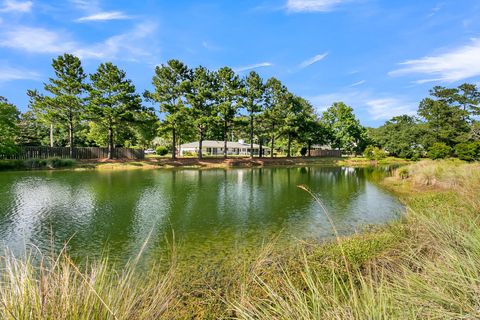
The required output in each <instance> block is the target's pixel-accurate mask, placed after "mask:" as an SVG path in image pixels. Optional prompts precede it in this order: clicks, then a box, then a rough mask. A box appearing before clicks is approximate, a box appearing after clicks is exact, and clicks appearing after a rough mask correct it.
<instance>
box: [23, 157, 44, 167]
mask: <svg viewBox="0 0 480 320" xmlns="http://www.w3.org/2000/svg"><path fill="white" fill-rule="evenodd" d="M23 165H24V167H25V168H27V169H39V168H43V167H45V166H46V165H47V160H45V159H27V160H24V161H23Z"/></svg>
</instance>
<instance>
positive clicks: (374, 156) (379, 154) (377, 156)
mask: <svg viewBox="0 0 480 320" xmlns="http://www.w3.org/2000/svg"><path fill="white" fill-rule="evenodd" d="M363 156H364V157H365V158H367V159H369V160H381V159H384V158H386V157H387V154H386V152H385V151H384V150H382V149H380V148H378V147H374V146H368V147H367V148H365V151H364V152H363Z"/></svg>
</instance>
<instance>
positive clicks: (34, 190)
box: [0, 166, 403, 260]
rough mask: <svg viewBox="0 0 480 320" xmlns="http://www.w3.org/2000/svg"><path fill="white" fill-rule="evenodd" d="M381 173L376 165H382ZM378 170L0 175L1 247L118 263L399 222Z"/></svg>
mask: <svg viewBox="0 0 480 320" xmlns="http://www.w3.org/2000/svg"><path fill="white" fill-rule="evenodd" d="M379 170H380V171H379ZM383 174H384V170H382V169H371V168H370V169H368V168H367V169H365V168H363V169H362V168H355V169H354V168H340V167H332V168H328V167H318V166H311V167H292V168H286V167H282V168H254V169H250V168H245V169H243V168H242V169H209V170H193V169H181V170H175V169H172V170H167V169H160V170H128V171H93V170H92V171H31V172H2V173H0V245H1V246H2V247H3V248H5V247H6V248H8V249H9V250H12V251H13V252H14V253H17V254H18V253H22V252H24V251H25V250H26V249H28V248H37V247H38V248H39V249H40V250H42V251H45V252H48V251H49V250H51V249H52V246H55V247H56V248H57V249H58V248H59V247H61V246H63V244H64V243H66V242H68V251H69V253H70V254H71V255H72V256H74V258H77V259H78V258H85V257H95V256H100V255H102V254H105V253H106V254H108V255H109V257H110V258H111V259H114V260H116V259H119V260H125V259H129V258H131V257H132V256H133V255H136V254H137V253H138V252H139V250H140V248H141V247H142V245H143V244H144V243H145V241H146V240H147V239H148V245H147V252H153V251H162V250H163V249H166V247H168V246H169V243H171V242H176V243H179V244H180V245H179V248H181V250H183V251H184V253H185V254H187V255H188V254H191V255H192V256H195V255H198V254H203V255H211V254H218V253H220V254H222V253H223V252H226V251H228V250H237V249H239V248H243V247H248V246H253V247H255V246H259V245H261V243H262V242H264V241H268V239H269V238H271V237H274V236H278V237H280V238H282V239H284V240H287V241H291V240H295V239H304V240H314V241H317V240H323V239H326V238H330V237H332V235H333V233H332V229H331V227H330V225H329V223H328V220H327V219H326V216H325V214H324V212H323V211H322V209H321V207H320V206H319V205H318V203H316V202H315V200H314V199H312V197H311V196H310V195H309V194H308V193H307V192H305V191H304V190H301V189H299V188H298V185H305V186H307V187H308V188H310V189H311V190H312V192H313V193H314V194H315V195H318V196H319V197H320V198H321V199H322V201H323V202H324V203H325V205H326V207H327V208H328V210H329V212H330V215H331V217H332V220H333V221H334V223H335V225H336V227H337V229H338V230H339V232H340V233H341V234H351V233H354V232H357V231H359V230H362V228H364V227H365V226H368V225H372V224H384V223H387V222H389V221H391V220H393V219H396V218H397V217H398V216H399V215H400V214H401V212H402V210H403V208H402V205H401V204H400V203H399V201H397V199H396V198H395V197H394V196H392V195H391V194H389V193H388V192H386V191H384V190H382V189H381V188H379V187H378V186H377V185H376V184H375V183H374V182H373V180H372V179H374V178H375V177H378V176H381V175H383Z"/></svg>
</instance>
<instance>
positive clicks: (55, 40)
mask: <svg viewBox="0 0 480 320" xmlns="http://www.w3.org/2000/svg"><path fill="white" fill-rule="evenodd" d="M155 30H156V24H155V23H150V22H144V23H140V24H138V25H136V26H134V27H133V29H132V30H131V31H128V32H126V33H121V34H118V35H115V36H112V37H109V38H107V39H105V40H104V41H101V42H97V43H91V44H88V43H80V42H78V41H75V40H73V39H72V38H71V37H70V36H69V35H68V34H66V33H65V32H62V31H61V30H55V31H54V30H48V29H43V28H33V27H17V28H13V29H11V30H8V31H5V32H3V33H1V32H0V47H6V48H11V49H15V50H21V51H25V52H28V53H37V54H63V53H65V52H68V53H73V54H75V55H77V56H79V57H80V58H85V59H118V60H130V61H137V60H138V59H143V58H145V57H149V56H152V55H154V54H156V52H155V49H152V48H154V46H153V45H152V41H150V40H148V41H147V40H146V39H147V38H149V37H151V35H152V34H153V32H154V31H155Z"/></svg>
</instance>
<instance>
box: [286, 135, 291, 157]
mask: <svg viewBox="0 0 480 320" xmlns="http://www.w3.org/2000/svg"><path fill="white" fill-rule="evenodd" d="M291 146H292V138H291V136H290V132H289V133H288V143H287V158H290V149H291Z"/></svg>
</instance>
